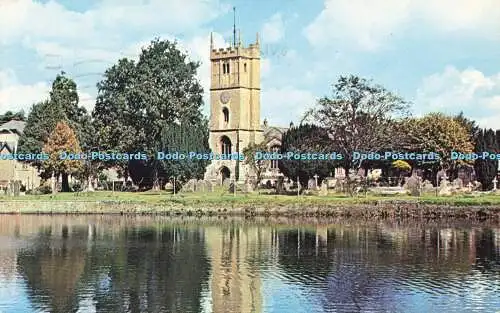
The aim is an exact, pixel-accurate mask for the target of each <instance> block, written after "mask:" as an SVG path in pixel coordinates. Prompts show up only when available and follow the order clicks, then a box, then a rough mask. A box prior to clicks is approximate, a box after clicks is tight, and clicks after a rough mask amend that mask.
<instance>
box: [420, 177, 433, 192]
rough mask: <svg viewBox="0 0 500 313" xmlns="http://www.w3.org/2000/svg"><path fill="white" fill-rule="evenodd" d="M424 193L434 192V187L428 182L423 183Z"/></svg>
mask: <svg viewBox="0 0 500 313" xmlns="http://www.w3.org/2000/svg"><path fill="white" fill-rule="evenodd" d="M422 191H423V192H432V191H434V186H433V185H432V183H431V182H430V181H428V180H424V181H423V183H422Z"/></svg>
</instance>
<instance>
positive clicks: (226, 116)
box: [222, 107, 229, 123]
mask: <svg viewBox="0 0 500 313" xmlns="http://www.w3.org/2000/svg"><path fill="white" fill-rule="evenodd" d="M222 116H223V117H224V123H229V110H228V109H227V108H226V107H224V108H223V109H222Z"/></svg>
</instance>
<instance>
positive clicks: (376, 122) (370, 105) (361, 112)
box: [304, 75, 408, 173]
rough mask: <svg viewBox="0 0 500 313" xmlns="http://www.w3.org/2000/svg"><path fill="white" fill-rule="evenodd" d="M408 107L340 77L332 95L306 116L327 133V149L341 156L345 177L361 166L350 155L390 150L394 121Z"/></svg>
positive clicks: (372, 87) (369, 85)
mask: <svg viewBox="0 0 500 313" xmlns="http://www.w3.org/2000/svg"><path fill="white" fill-rule="evenodd" d="M407 113H408V103H407V102H406V101H404V100H403V99H402V98H401V97H399V96H398V95H396V94H394V93H392V92H390V91H388V90H386V89H385V88H384V87H382V86H380V85H376V84H374V83H373V82H371V81H370V80H367V79H364V78H360V77H357V76H353V75H350V76H341V77H340V78H339V80H338V82H337V83H336V84H335V85H334V86H333V95H332V96H331V97H330V98H329V97H324V98H322V99H320V100H319V101H318V103H317V106H316V107H315V108H313V109H311V110H309V111H308V112H306V115H305V118H304V120H309V121H310V122H312V123H314V124H318V125H319V126H321V127H324V128H325V129H327V130H328V132H329V134H330V135H331V138H332V139H331V142H332V143H331V147H333V146H334V145H335V146H336V148H337V149H338V150H339V151H340V152H341V153H343V155H344V156H345V159H344V164H343V166H344V168H345V170H346V173H348V172H349V170H350V169H351V168H352V167H353V166H354V165H356V166H357V167H358V168H359V167H361V166H362V164H361V162H358V161H354V160H353V158H352V155H353V152H356V151H357V152H370V151H373V152H375V151H381V150H393V149H394V147H395V146H396V145H397V143H398V140H395V137H394V136H395V135H397V133H395V132H394V119H395V117H397V116H406V115H407Z"/></svg>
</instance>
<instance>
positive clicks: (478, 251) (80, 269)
mask: <svg viewBox="0 0 500 313" xmlns="http://www.w3.org/2000/svg"><path fill="white" fill-rule="evenodd" d="M499 239H500V228H499V227H498V226H495V225H479V226H474V227H472V226H457V225H430V224H426V223H423V224H418V223H408V224H405V225H402V224H399V223H396V222H394V223H391V222H378V223H372V224H367V225H361V224H356V223H354V224H351V225H350V224H345V223H336V224H315V225H311V226H306V225H296V224H295V225H293V224H290V225H277V224H268V223H258V222H243V221H241V222H240V221H237V222H233V221H222V222H219V221H217V220H216V221H208V222H203V223H201V222H189V221H185V220H182V219H179V220H168V219H155V218H139V217H138V218H122V217H76V216H75V217H39V216H22V217H20V216H6V215H3V216H0V244H1V245H0V312H9V313H10V312H214V313H226V312H241V313H251V312H308V313H312V312H439V311H443V312H484V311H493V312H494V311H495V310H496V309H498V308H500V299H499V297H498V294H500V240H499Z"/></svg>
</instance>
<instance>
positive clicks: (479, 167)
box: [474, 129, 499, 190]
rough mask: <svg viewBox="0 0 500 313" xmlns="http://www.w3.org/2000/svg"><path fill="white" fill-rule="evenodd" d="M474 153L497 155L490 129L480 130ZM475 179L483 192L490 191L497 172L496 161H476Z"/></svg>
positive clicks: (497, 149) (494, 137) (497, 150)
mask: <svg viewBox="0 0 500 313" xmlns="http://www.w3.org/2000/svg"><path fill="white" fill-rule="evenodd" d="M475 148H476V149H475V151H476V153H478V154H482V153H483V152H486V151H487V152H490V153H498V152H499V147H498V145H497V142H496V136H495V132H494V131H493V130H491V129H488V130H485V129H483V130H481V131H480V132H479V135H478V140H477V141H476V147H475ZM474 170H475V172H476V179H477V180H478V181H479V182H480V183H481V186H482V188H483V190H490V189H491V188H492V186H493V183H492V181H493V179H494V178H495V176H496V175H497V172H498V160H490V159H477V160H475V163H474Z"/></svg>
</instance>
